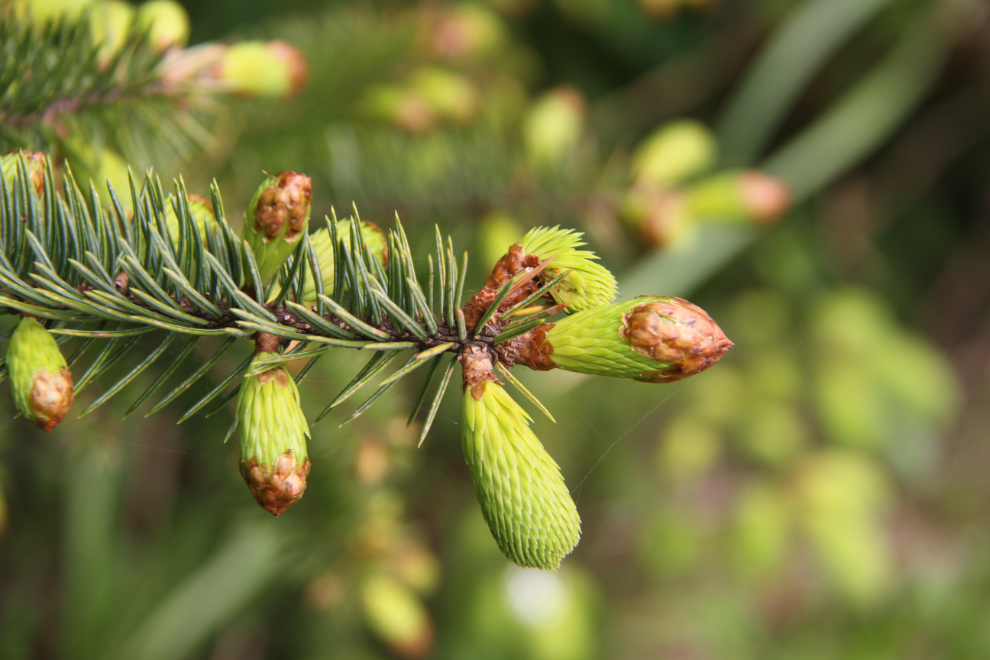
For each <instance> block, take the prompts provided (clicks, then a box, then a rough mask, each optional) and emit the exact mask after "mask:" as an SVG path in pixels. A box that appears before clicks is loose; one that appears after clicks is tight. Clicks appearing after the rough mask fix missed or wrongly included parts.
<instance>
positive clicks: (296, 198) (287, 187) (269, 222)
mask: <svg viewBox="0 0 990 660" xmlns="http://www.w3.org/2000/svg"><path fill="white" fill-rule="evenodd" d="M312 200H313V183H312V181H311V180H310V178H309V177H308V176H306V175H305V174H298V173H297V172H280V173H278V174H277V175H276V176H275V183H274V184H273V185H271V186H269V187H268V188H266V189H265V190H264V191H263V192H262V193H261V195H260V196H259V197H258V203H257V206H256V207H255V209H254V220H255V227H254V232H255V233H258V232H259V230H260V231H261V232H264V240H265V242H266V243H267V242H269V241H271V240H273V239H275V238H277V237H278V236H280V235H282V230H283V228H285V227H286V225H288V228H287V229H286V230H285V235H284V238H285V240H286V242H288V243H293V242H295V241H296V240H298V239H299V236H300V235H301V232H302V229H303V227H304V226H305V224H306V218H307V217H308V212H309V208H310V205H311V203H312Z"/></svg>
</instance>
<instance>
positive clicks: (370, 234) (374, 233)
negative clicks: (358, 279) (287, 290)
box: [272, 221, 388, 302]
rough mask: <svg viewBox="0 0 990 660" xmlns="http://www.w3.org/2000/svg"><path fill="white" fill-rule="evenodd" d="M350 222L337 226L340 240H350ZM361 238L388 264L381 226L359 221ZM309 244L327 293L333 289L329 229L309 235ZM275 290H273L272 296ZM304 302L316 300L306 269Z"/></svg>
mask: <svg viewBox="0 0 990 660" xmlns="http://www.w3.org/2000/svg"><path fill="white" fill-rule="evenodd" d="M351 225H352V223H350V222H343V223H341V224H340V225H339V226H338V227H337V239H338V240H340V241H350V236H351ZM361 238H362V239H363V240H364V244H365V246H366V247H367V248H368V249H369V250H371V253H372V254H373V255H374V256H375V258H377V259H378V260H379V261H381V262H382V266H387V265H388V247H387V246H386V245H385V232H383V231H382V230H381V227H379V226H378V225H376V224H375V223H373V222H364V221H362V222H361ZM309 242H310V245H312V246H313V249H314V250H316V260H317V261H318V262H319V264H320V279H321V280H323V290H324V291H325V292H326V294H327V295H330V293H331V292H332V291H333V275H334V256H333V239H332V238H330V231H329V230H327V229H321V230H319V231H316V232H313V233H312V234H310V235H309ZM276 294H277V292H275V291H273V292H272V296H275V295H276ZM301 300H304V301H306V302H311V301H314V300H316V284H315V283H314V282H313V276H312V274H311V273H310V272H309V271H308V270H307V271H306V280H305V282H304V283H303V291H302V298H301Z"/></svg>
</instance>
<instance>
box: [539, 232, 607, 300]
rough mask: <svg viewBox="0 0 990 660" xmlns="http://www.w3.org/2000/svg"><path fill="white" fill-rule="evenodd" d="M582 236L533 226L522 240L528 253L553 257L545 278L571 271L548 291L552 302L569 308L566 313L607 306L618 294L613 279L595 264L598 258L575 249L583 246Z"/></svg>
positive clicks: (541, 257) (602, 267)
mask: <svg viewBox="0 0 990 660" xmlns="http://www.w3.org/2000/svg"><path fill="white" fill-rule="evenodd" d="M581 236H583V234H582V233H581V232H577V231H574V230H571V229H560V228H559V227H553V228H549V227H536V228H534V229H531V230H530V231H529V233H527V234H526V236H524V237H523V239H522V246H523V249H524V250H525V251H526V253H527V254H533V255H536V256H537V257H539V259H540V260H546V259H549V258H550V257H554V260H553V261H552V262H551V263H550V265H549V266H548V267H547V269H546V271H545V272H546V277H547V278H548V279H553V278H554V277H557V276H558V275H560V274H562V273H565V272H567V271H571V274H570V275H568V276H567V277H565V278H564V279H563V280H561V281H560V283H559V284H557V285H556V286H555V287H554V288H553V289H551V290H550V294H551V295H552V296H553V299H554V300H556V301H557V302H558V303H561V304H567V305H568V307H567V312H568V313H574V312H579V311H581V310H583V309H589V308H592V307H596V306H598V305H606V304H608V303H610V302H612V300H614V299H615V294H616V292H617V291H618V285H617V284H616V282H615V276H614V275H612V273H610V272H609V271H608V270H606V269H605V267H604V266H602V265H601V264H597V263H595V261H596V260H597V259H598V256H597V255H596V254H595V253H594V252H591V251H588V250H579V249H578V248H579V247H581V246H583V245H584V241H582V240H581ZM555 255H556V256H555Z"/></svg>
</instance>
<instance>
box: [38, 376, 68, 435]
mask: <svg viewBox="0 0 990 660" xmlns="http://www.w3.org/2000/svg"><path fill="white" fill-rule="evenodd" d="M31 377H32V381H33V382H32V385H33V386H32V388H31V399H30V406H31V411H32V412H33V413H34V423H35V424H36V425H37V426H38V428H40V429H44V430H45V431H51V430H52V429H53V428H55V427H56V426H58V423H59V422H61V421H62V418H63V417H65V415H66V414H67V413H68V412H69V409H70V408H72V402H73V400H74V399H75V394H74V393H73V390H72V373H71V372H70V371H69V370H68V369H62V370H61V371H59V372H57V373H51V372H49V371H47V370H45V369H38V370H37V371H35V372H34V374H32V376H31Z"/></svg>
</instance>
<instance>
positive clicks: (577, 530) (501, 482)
mask: <svg viewBox="0 0 990 660" xmlns="http://www.w3.org/2000/svg"><path fill="white" fill-rule="evenodd" d="M530 421H531V420H530V417H529V415H527V414H526V412H525V411H524V410H523V409H522V408H521V407H519V404H517V403H516V402H515V401H513V400H512V397H510V396H509V395H508V394H507V393H506V391H505V390H504V389H502V386H501V385H499V384H498V383H495V382H491V381H482V382H480V383H478V384H477V385H476V386H475V387H469V388H468V390H467V391H466V392H465V393H464V410H463V420H462V423H461V440H462V446H463V449H464V458H465V460H467V464H468V466H469V467H470V469H471V477H472V478H473V479H474V488H475V492H476V493H477V495H478V502H479V503H480V504H481V511H482V513H483V514H484V516H485V521H486V522H487V523H488V528H489V529H490V530H491V532H492V536H494V537H495V541H496V542H497V543H498V547H499V548H500V549H501V550H502V552H503V553H504V554H505V556H506V557H508V558H509V559H511V560H512V561H514V562H515V563H517V564H519V565H520V566H525V567H529V568H545V569H552V568H557V566H559V565H560V560H561V559H563V558H564V557H565V556H566V555H568V554H569V553H570V552H571V550H573V549H574V546H576V545H577V543H578V540H580V538H581V518H580V517H579V516H578V512H577V508H576V507H575V506H574V500H572V499H571V496H570V493H568V492H567V486H565V485H564V478H563V477H562V476H561V474H560V468H559V467H558V466H557V464H556V463H555V462H554V460H553V458H551V457H550V455H549V454H548V453H547V451H546V450H545V449H544V448H543V445H541V444H540V441H539V440H538V439H537V438H536V435H535V434H534V433H533V431H532V430H530V428H529V423H530Z"/></svg>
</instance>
